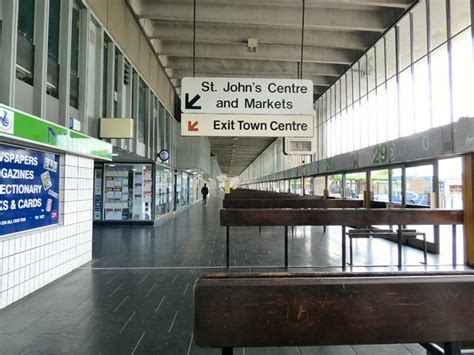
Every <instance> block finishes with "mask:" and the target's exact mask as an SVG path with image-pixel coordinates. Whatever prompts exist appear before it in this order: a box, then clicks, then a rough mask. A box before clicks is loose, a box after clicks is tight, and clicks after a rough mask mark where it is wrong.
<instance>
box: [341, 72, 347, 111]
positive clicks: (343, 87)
mask: <svg viewBox="0 0 474 355" xmlns="http://www.w3.org/2000/svg"><path fill="white" fill-rule="evenodd" d="M340 80H341V109H342V110H343V109H345V108H346V106H347V100H346V98H347V92H346V76H345V75H343V76H342V78H341V79H340Z"/></svg>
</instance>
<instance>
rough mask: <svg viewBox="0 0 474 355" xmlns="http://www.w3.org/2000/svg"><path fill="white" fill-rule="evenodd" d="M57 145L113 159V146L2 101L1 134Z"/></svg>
mask: <svg viewBox="0 0 474 355" xmlns="http://www.w3.org/2000/svg"><path fill="white" fill-rule="evenodd" d="M2 136H3V137H9V138H16V139H19V140H21V141H25V142H30V143H35V144H40V145H43V146H47V147H52V148H56V149H59V150H62V151H65V152H70V153H73V154H77V155H86V156H89V157H92V158H99V159H104V160H112V145H111V144H110V143H107V142H104V141H101V140H100V139H96V138H93V137H89V136H87V135H85V134H82V133H79V132H76V131H73V130H70V129H67V128H65V127H63V126H60V125H58V124H55V123H52V122H49V121H46V120H43V119H41V118H38V117H35V116H32V115H29V114H27V113H24V112H21V111H18V110H15V109H13V108H11V107H8V106H5V105H1V104H0V137H2Z"/></svg>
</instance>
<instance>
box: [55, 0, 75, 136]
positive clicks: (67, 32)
mask: <svg viewBox="0 0 474 355" xmlns="http://www.w3.org/2000/svg"><path fill="white" fill-rule="evenodd" d="M72 8H73V0H61V17H60V23H59V31H60V33H59V88H58V94H59V124H61V125H64V126H66V127H69V101H70V94H71V84H70V82H71V34H72Z"/></svg>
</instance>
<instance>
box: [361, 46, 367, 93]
mask: <svg viewBox="0 0 474 355" xmlns="http://www.w3.org/2000/svg"><path fill="white" fill-rule="evenodd" d="M359 74H360V97H364V96H365V95H367V57H366V56H365V55H364V56H362V58H361V59H360V60H359Z"/></svg>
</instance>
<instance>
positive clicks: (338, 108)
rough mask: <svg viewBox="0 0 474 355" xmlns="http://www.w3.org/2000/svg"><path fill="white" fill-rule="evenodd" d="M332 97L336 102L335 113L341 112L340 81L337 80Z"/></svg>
mask: <svg viewBox="0 0 474 355" xmlns="http://www.w3.org/2000/svg"><path fill="white" fill-rule="evenodd" d="M334 97H335V102H336V107H335V111H334V112H335V113H337V112H339V111H341V81H340V80H338V81H337V82H336V84H335V89H334Z"/></svg>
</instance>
